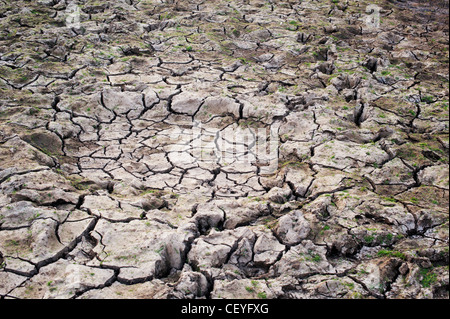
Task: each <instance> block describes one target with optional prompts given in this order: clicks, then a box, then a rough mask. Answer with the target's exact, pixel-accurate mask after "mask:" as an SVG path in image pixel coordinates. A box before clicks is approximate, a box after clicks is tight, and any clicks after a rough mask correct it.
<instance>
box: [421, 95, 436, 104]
mask: <svg viewBox="0 0 450 319" xmlns="http://www.w3.org/2000/svg"><path fill="white" fill-rule="evenodd" d="M420 100H421V101H422V102H425V103H432V102H433V101H434V98H433V97H432V96H431V95H425V96H422V98H421V99H420Z"/></svg>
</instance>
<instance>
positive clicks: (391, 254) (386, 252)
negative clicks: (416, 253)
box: [377, 249, 406, 260]
mask: <svg viewBox="0 0 450 319" xmlns="http://www.w3.org/2000/svg"><path fill="white" fill-rule="evenodd" d="M377 256H378V257H397V258H400V259H403V260H405V259H406V255H405V254H404V253H401V252H399V251H393V250H387V249H382V250H380V251H379V252H378V253H377Z"/></svg>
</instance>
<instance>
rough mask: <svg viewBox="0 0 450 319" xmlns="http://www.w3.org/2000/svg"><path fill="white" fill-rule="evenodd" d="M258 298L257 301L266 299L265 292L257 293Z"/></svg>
mask: <svg viewBox="0 0 450 319" xmlns="http://www.w3.org/2000/svg"><path fill="white" fill-rule="evenodd" d="M257 296H258V298H259V299H267V295H266V293H265V292H263V291H262V292H258V295H257Z"/></svg>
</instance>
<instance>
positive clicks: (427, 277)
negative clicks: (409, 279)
mask: <svg viewBox="0 0 450 319" xmlns="http://www.w3.org/2000/svg"><path fill="white" fill-rule="evenodd" d="M419 274H420V276H421V277H422V280H420V283H421V285H422V287H424V288H428V287H430V286H431V285H432V284H433V283H435V282H436V281H437V274H435V273H434V272H433V270H432V269H427V268H422V269H420V271H419Z"/></svg>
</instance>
